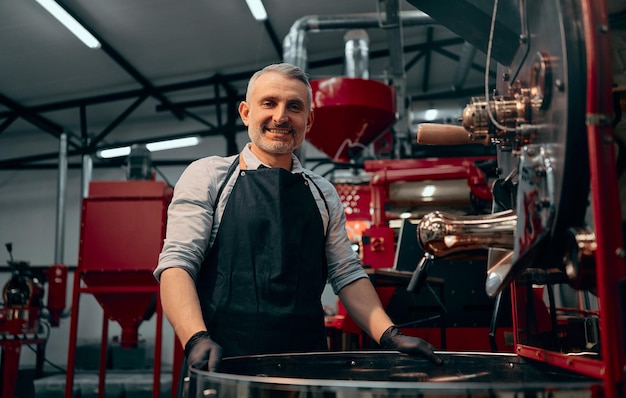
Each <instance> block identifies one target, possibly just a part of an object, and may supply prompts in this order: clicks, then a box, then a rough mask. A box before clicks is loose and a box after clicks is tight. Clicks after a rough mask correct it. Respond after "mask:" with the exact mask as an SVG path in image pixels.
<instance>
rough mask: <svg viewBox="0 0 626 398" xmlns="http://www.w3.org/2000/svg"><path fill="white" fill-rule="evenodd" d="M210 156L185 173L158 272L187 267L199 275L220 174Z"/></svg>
mask: <svg viewBox="0 0 626 398" xmlns="http://www.w3.org/2000/svg"><path fill="white" fill-rule="evenodd" d="M217 172H219V168H217V167H215V165H214V162H212V161H211V159H210V158H205V159H201V160H197V161H195V162H193V163H191V164H190V165H189V166H188V167H187V168H186V169H185V170H184V171H183V173H182V174H181V176H180V178H179V179H178V181H177V183H176V186H175V187H174V195H173V197H172V201H171V203H170V205H169V207H168V211H167V227H166V235H165V240H164V242H163V248H162V250H161V254H160V255H159V262H158V265H157V267H156V269H155V270H154V276H155V278H156V279H157V280H159V279H160V276H161V273H162V272H163V271H164V270H165V269H167V268H171V267H178V268H182V269H184V270H186V271H187V272H188V273H189V274H190V275H191V276H192V278H194V279H195V277H196V275H197V273H198V271H199V270H200V266H201V265H202V262H203V261H204V255H205V252H206V249H207V246H208V243H209V240H210V236H211V231H212V226H213V217H214V214H215V209H214V208H213V206H214V203H215V202H216V198H215V196H216V195H217V190H218V188H217V187H216V185H217V184H218V181H219V180H220V178H218V176H217V175H216V173H217Z"/></svg>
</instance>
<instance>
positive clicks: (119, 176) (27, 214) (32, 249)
mask: <svg viewBox="0 0 626 398" xmlns="http://www.w3.org/2000/svg"><path fill="white" fill-rule="evenodd" d="M247 141H248V140H247V135H246V134H240V135H239V136H238V144H239V147H240V148H241V147H243V145H244V144H245V143H246V142H247ZM225 151H226V149H225V141H224V140H223V139H222V138H220V137H216V138H210V139H205V140H203V142H202V143H201V144H200V145H199V146H196V147H193V148H184V149H177V150H171V151H164V152H158V153H154V154H153V159H154V160H160V159H195V158H199V157H202V156H208V155H223V154H224V153H225ZM306 153H307V156H308V153H313V154H314V156H323V155H320V154H319V152H316V151H315V149H314V148H312V147H309V146H308V145H307V149H306ZM76 161H78V159H71V160H70V162H76ZM183 169H184V166H171V167H162V168H160V171H161V172H162V173H163V174H164V175H165V177H166V179H167V180H168V182H169V183H171V184H175V183H176V181H177V180H178V177H179V176H180V174H181V173H182V171H183ZM157 179H158V180H162V179H163V178H162V177H161V176H158V175H157ZM92 180H94V181H96V180H97V181H105V180H116V181H120V180H125V170H124V169H121V168H120V169H117V168H115V169H99V168H98V169H94V171H93V175H92ZM57 184H58V172H57V170H54V169H51V170H0V244H2V247H1V248H0V251H1V253H2V254H0V269H1V270H2V271H4V272H0V286H4V284H5V283H6V281H7V280H8V279H9V278H10V273H9V272H7V271H8V266H7V262H6V261H8V260H9V255H8V252H7V251H6V249H5V247H4V244H5V243H7V242H12V244H13V257H14V259H15V260H24V261H28V262H29V263H30V264H31V265H33V266H49V265H52V264H53V263H54V260H55V242H56V217H57ZM80 210H81V171H80V170H79V169H69V171H68V175H67V193H66V211H65V219H64V222H65V230H64V234H65V236H64V245H63V247H64V250H63V251H64V255H63V262H64V263H65V264H67V265H70V266H76V264H77V261H78V251H79V232H80ZM72 284H73V273H70V275H69V277H68V286H67V287H68V289H67V309H66V316H65V317H64V318H63V319H62V321H61V324H60V326H59V327H56V328H52V329H51V330H50V336H49V340H48V343H47V348H46V356H47V359H48V360H49V361H50V362H52V363H53V364H54V366H58V367H60V368H63V369H64V368H65V367H66V365H67V350H68V343H69V328H70V319H69V313H70V305H71V303H72V300H71V297H72ZM328 291H329V289H327V293H325V295H324V302H325V304H327V305H333V304H334V303H335V300H336V298H335V297H334V295H332V293H328ZM102 316H103V314H102V309H101V307H100V305H99V304H98V303H97V302H96V300H95V299H94V298H93V296H91V295H89V294H84V295H81V299H80V312H79V317H78V318H79V325H78V340H79V341H78V343H79V345H80V344H85V343H94V342H97V343H98V344H99V341H100V336H101V328H102ZM155 318H156V317H155V316H153V317H152V318H151V319H150V320H148V321H146V322H144V323H143V324H142V325H141V326H140V328H139V334H140V337H142V338H143V339H145V340H146V343H147V346H148V347H150V346H151V345H152V344H154V335H155V327H156V319H155ZM120 332H121V329H120V327H119V325H118V324H117V323H115V322H109V337H110V338H111V337H113V336H119V334H120ZM173 344H174V334H173V331H172V328H171V326H170V325H169V323H168V322H167V321H165V322H164V338H163V363H164V364H165V365H168V364H171V363H172V358H173ZM20 364H21V365H20V366H23V367H32V366H34V364H35V355H34V353H33V352H32V351H31V350H29V349H28V348H23V349H22V354H21V357H20ZM46 366H51V365H46Z"/></svg>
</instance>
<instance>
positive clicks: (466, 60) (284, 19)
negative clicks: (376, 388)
mask: <svg viewBox="0 0 626 398" xmlns="http://www.w3.org/2000/svg"><path fill="white" fill-rule="evenodd" d="M57 3H59V4H60V5H61V6H62V7H63V8H64V9H65V10H67V11H68V12H69V13H70V14H71V15H72V16H74V17H75V18H76V19H77V20H78V21H80V22H81V23H82V24H83V25H84V26H85V27H86V28H87V29H88V30H89V31H90V32H91V33H92V34H94V36H96V37H97V38H98V39H99V41H100V42H101V47H100V48H98V49H90V48H87V47H86V46H85V45H83V44H82V43H81V42H80V41H79V40H77V39H76V38H75V37H74V36H73V35H72V34H71V33H70V32H69V31H67V30H66V29H65V28H64V27H63V26H62V25H61V24H59V22H58V21H57V20H55V19H54V18H52V17H51V15H49V14H48V13H47V12H46V11H45V10H44V9H43V8H42V7H40V5H39V4H38V3H37V2H36V1H35V0H20V1H4V2H0V36H1V37H2V38H3V39H2V40H0V54H2V56H1V57H0V169H16V168H17V169H19V168H38V167H56V166H55V165H56V163H57V157H58V150H59V137H60V136H61V135H62V134H64V135H65V136H67V137H68V154H69V157H70V159H79V158H80V155H83V154H95V153H96V151H97V150H98V149H102V148H107V147H113V146H117V145H120V144H131V143H136V142H138V143H145V142H149V141H155V140H160V139H164V138H170V137H183V136H188V135H192V134H193V135H200V136H221V137H223V138H224V140H225V141H226V148H227V152H231V153H232V152H234V151H237V150H238V149H239V148H238V147H237V145H236V143H235V136H236V135H237V134H239V133H241V132H243V131H244V129H243V126H242V125H241V122H240V121H239V119H238V115H237V114H236V112H235V110H236V106H237V103H238V101H240V100H241V99H242V98H243V95H244V93H245V83H246V82H247V79H248V78H249V76H250V75H251V74H252V73H253V72H254V71H255V70H257V69H259V68H260V67H262V66H265V65H266V64H269V63H275V62H281V61H282V60H283V52H284V39H285V37H286V36H287V35H288V34H289V32H290V31H291V30H292V29H294V27H295V26H296V25H297V24H300V26H302V25H304V24H306V27H307V31H306V47H305V48H306V55H307V63H306V69H307V72H308V73H309V75H310V77H311V78H312V79H316V78H323V77H328V76H341V75H343V74H344V73H345V69H344V35H345V34H346V33H347V32H348V31H349V30H350V29H353V28H359V24H349V23H348V24H346V25H345V26H343V25H342V24H341V23H333V24H327V25H324V24H317V22H319V21H322V22H323V21H334V22H336V21H348V22H349V21H355V20H359V19H365V20H367V21H368V23H367V24H364V25H362V26H363V27H364V29H363V30H365V31H366V32H367V35H368V36H369V41H370V42H369V57H370V63H369V68H370V78H371V79H380V80H382V81H388V80H389V78H390V77H393V75H394V63H396V64H397V62H401V63H402V65H403V66H402V68H403V69H404V71H403V73H404V74H405V76H404V77H403V79H404V83H405V85H406V99H407V103H408V104H409V108H410V109H412V110H414V111H415V114H414V115H409V116H410V118H411V120H410V121H411V122H414V121H415V119H419V111H420V110H425V108H427V107H430V106H437V107H440V109H444V108H445V107H449V108H451V109H452V111H451V112H448V113H446V112H443V114H444V115H447V117H450V116H454V112H457V111H458V109H460V107H461V106H462V104H464V103H466V102H467V101H468V99H469V98H470V97H471V96H476V95H481V93H483V92H484V81H485V69H484V68H485V56H484V53H483V51H482V49H480V48H479V49H478V51H477V50H476V47H475V46H472V45H471V43H466V42H465V40H463V39H462V38H461V37H460V36H458V35H457V34H456V33H454V32H453V31H452V30H450V29H448V27H446V26H444V25H442V24H439V23H438V22H437V21H435V20H434V19H432V18H430V17H429V16H428V15H426V14H424V16H425V17H426V18H421V17H420V18H421V19H419V21H418V22H416V23H404V21H403V19H402V18H403V16H404V15H415V13H421V11H420V10H418V9H417V8H416V6H414V5H413V3H414V2H407V1H399V2H398V1H396V0H386V1H385V0H344V1H333V0H303V1H298V2H284V1H282V0H264V5H265V8H266V10H267V14H268V19H267V20H265V21H257V20H255V19H254V18H253V17H252V15H251V13H250V11H249V10H248V8H247V6H246V2H245V0H231V1H219V2H218V1H215V0H176V1H175V0H133V1H128V0H107V1H87V0H62V1H61V0H59V1H57ZM509 3H510V2H509ZM395 10H397V11H398V15H396V16H395V17H396V19H395V20H393V19H392V18H391V17H393V16H394V15H393V12H394V11H395ZM371 21H377V22H376V23H375V24H372V23H371ZM397 22H399V23H397ZM484 29H488V26H484ZM395 49H400V53H394V51H395ZM395 67H397V65H396V66H395ZM492 69H494V68H492ZM494 70H495V69H494ZM494 76H495V74H494V73H493V71H492V72H491V77H492V78H493V77H494ZM418 121H419V120H418ZM448 121H449V120H448ZM34 143H36V144H37V145H33V144H34ZM188 160H189V159H181V162H186V161H188Z"/></svg>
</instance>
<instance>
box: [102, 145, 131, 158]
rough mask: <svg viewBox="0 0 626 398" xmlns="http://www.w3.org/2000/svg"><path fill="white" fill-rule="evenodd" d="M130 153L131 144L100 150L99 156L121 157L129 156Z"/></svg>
mask: <svg viewBox="0 0 626 398" xmlns="http://www.w3.org/2000/svg"><path fill="white" fill-rule="evenodd" d="M128 154H130V147H129V146H122V147H119V148H111V149H103V150H101V151H100V152H98V156H99V157H101V158H104V159H110V158H119V157H120V156H128Z"/></svg>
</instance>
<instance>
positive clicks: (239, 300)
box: [196, 157, 328, 357]
mask: <svg viewBox="0 0 626 398" xmlns="http://www.w3.org/2000/svg"><path fill="white" fill-rule="evenodd" d="M240 158H241V157H240ZM235 163H237V161H236V162H235ZM240 163H241V165H242V166H241V169H242V170H240V173H239V176H238V177H237V181H236V182H235V185H234V187H233V190H232V192H231V194H230V197H229V198H228V202H227V204H226V208H225V210H224V214H223V217H222V220H221V223H220V226H219V229H218V232H217V236H216V239H215V242H214V243H213V245H212V247H211V249H210V250H209V252H208V254H207V256H206V259H205V261H204V263H203V265H202V268H201V270H200V273H199V275H198V279H197V281H196V284H197V288H198V295H199V297H200V304H201V307H202V312H203V316H204V321H205V323H206V325H207V328H208V330H209V333H210V334H211V337H212V338H213V339H214V340H215V341H216V342H217V343H218V344H220V345H221V346H222V348H223V353H222V355H223V356H224V357H229V356H238V355H253V354H271V353H284V352H307V351H325V350H327V349H328V346H327V342H326V329H325V326H324V311H323V308H322V304H321V296H322V292H323V290H324V286H325V284H326V277H327V272H328V267H327V263H326V257H325V251H324V246H325V236H324V227H323V222H322V219H321V216H320V213H319V210H318V207H317V205H316V203H315V199H314V198H313V195H312V194H311V191H310V189H309V187H308V184H309V182H308V181H307V180H306V179H305V178H304V177H303V176H302V175H301V174H292V173H290V172H289V171H287V170H284V169H281V168H266V167H262V168H259V169H257V170H245V164H243V162H242V161H241V160H240ZM234 166H236V164H234ZM231 169H234V167H233V168H231ZM226 181H228V176H227V177H226ZM216 207H217V206H216Z"/></svg>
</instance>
